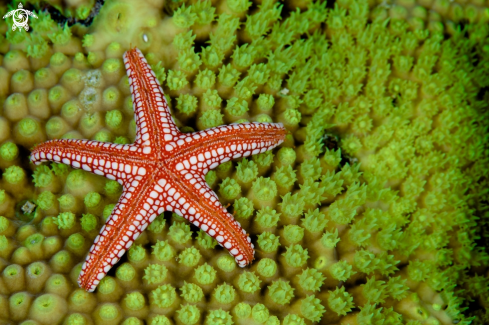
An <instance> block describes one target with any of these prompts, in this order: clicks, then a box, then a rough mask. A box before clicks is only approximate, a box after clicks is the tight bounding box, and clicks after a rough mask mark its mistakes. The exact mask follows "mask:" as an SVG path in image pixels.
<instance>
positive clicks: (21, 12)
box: [3, 3, 37, 31]
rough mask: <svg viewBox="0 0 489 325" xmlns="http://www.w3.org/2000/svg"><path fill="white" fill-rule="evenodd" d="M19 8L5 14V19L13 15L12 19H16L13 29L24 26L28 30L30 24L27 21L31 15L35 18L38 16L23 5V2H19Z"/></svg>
mask: <svg viewBox="0 0 489 325" xmlns="http://www.w3.org/2000/svg"><path fill="white" fill-rule="evenodd" d="M18 8H19V9H15V10H12V11H9V12H7V14H6V15H5V16H3V19H5V18H8V17H10V16H12V19H13V20H14V24H13V25H12V30H16V29H17V27H18V28H19V30H21V28H22V27H23V28H24V29H25V30H26V31H28V30H29V25H28V24H27V22H28V20H29V16H32V17H34V18H37V16H36V15H35V14H34V13H33V12H32V11H29V10H25V9H24V7H23V6H22V3H19V7H18Z"/></svg>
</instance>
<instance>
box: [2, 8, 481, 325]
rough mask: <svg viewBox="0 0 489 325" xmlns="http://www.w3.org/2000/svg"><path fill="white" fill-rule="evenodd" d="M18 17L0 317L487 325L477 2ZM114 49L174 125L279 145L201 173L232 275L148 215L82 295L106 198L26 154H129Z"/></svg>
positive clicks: (47, 12)
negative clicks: (219, 218)
mask: <svg viewBox="0 0 489 325" xmlns="http://www.w3.org/2000/svg"><path fill="white" fill-rule="evenodd" d="M18 3H19V1H12V2H10V3H8V4H4V3H3V2H2V4H0V16H2V17H3V16H4V15H5V14H6V13H7V12H9V11H11V10H15V9H17V8H18ZM23 5H24V8H25V9H28V10H30V11H33V12H34V13H35V14H36V16H37V18H33V17H29V26H30V29H29V31H28V32H26V31H25V30H23V29H22V30H19V29H17V30H15V31H13V30H12V19H11V18H8V19H2V20H1V21H0V105H1V106H0V107H1V110H0V176H1V177H0V272H1V273H0V275H1V276H0V324H16V323H17V324H24V325H27V324H29V325H31V324H70V325H72V324H73V325H74V324H104V325H109V324H120V323H123V324H126V325H128V324H131V325H133V324H134V325H135V324H152V325H156V324H158V325H169V324H179V325H181V324H184V325H192V324H209V325H214V324H222V325H230V324H252V325H253V324H266V325H279V324H283V325H301V324H317V323H319V324H351V325H353V324H386V325H387V324H409V325H420V324H430V325H435V324H437V325H438V324H488V323H489V311H488V310H489V255H488V253H487V250H486V247H488V243H489V226H488V220H489V205H488V204H489V178H488V176H489V144H488V143H489V132H488V126H489V110H488V108H489V1H487V0H485V1H484V0H472V1H465V0H461V1H453V2H452V1H445V0H420V1H418V2H416V1H413V0H399V1H383V2H380V1H373V0H372V1H355V0H341V1H336V2H331V1H328V2H324V1H323V2H322V1H316V2H314V1H310V0H285V1H283V2H280V1H275V0H261V1H260V0H257V1H248V0H213V1H210V0H207V1H189V2H182V1H166V2H165V1H163V0H147V1H135V0H120V1H110V0H107V1H105V2H103V1H98V0H97V1H94V0H91V1H90V0H88V1H87V0H48V1H32V0H28V1H25V2H23ZM135 46H137V47H138V48H140V49H141V50H142V51H143V53H144V54H145V56H146V58H147V60H148V62H149V63H150V64H151V66H152V68H153V70H154V71H155V73H156V75H157V77H158V79H159V81H160V83H161V84H162V87H163V89H164V91H165V94H166V97H167V99H168V101H169V104H170V107H171V109H172V113H173V116H174V118H175V121H176V122H177V124H178V126H179V127H180V129H181V130H182V131H184V132H190V131H193V130H202V129H206V128H210V127H213V126H217V125H221V124H229V123H234V122H238V123H241V122H246V121H260V122H272V121H273V122H282V123H284V125H285V126H286V128H287V129H288V130H289V131H290V134H289V136H288V137H287V139H286V141H285V142H284V144H282V145H281V146H280V147H279V148H277V149H275V150H273V151H272V152H267V153H263V154H259V155H256V156H253V157H250V159H239V160H237V161H231V162H227V163H225V164H222V165H221V166H219V167H218V168H216V169H215V170H213V171H210V172H209V173H208V174H207V175H206V181H207V183H208V184H209V185H210V186H211V187H212V188H213V189H214V190H215V191H216V193H217V194H218V196H219V198H220V201H221V202H222V203H223V205H224V206H228V209H229V211H230V212H231V213H233V215H234V216H235V218H236V219H237V220H238V221H239V222H240V223H241V224H242V225H243V227H244V228H245V229H246V230H247V231H248V232H249V233H250V235H251V237H252V241H253V243H254V244H255V247H256V254H255V256H256V260H255V261H254V263H253V264H252V265H251V266H250V267H247V268H244V269H241V268H239V267H237V266H236V264H235V261H234V259H233V258H232V257H231V256H230V255H229V254H228V252H227V251H226V250H224V249H222V248H221V247H219V246H218V245H217V242H215V241H214V239H212V238H211V237H209V236H207V235H206V234H205V233H203V232H202V231H200V230H199V229H198V228H196V227H194V226H193V225H190V224H189V223H188V222H186V221H185V220H184V219H183V218H182V217H180V216H178V215H176V214H171V213H168V212H166V213H164V214H162V215H161V216H159V217H158V218H157V219H156V220H155V221H154V222H153V223H152V224H151V226H149V227H148V228H147V230H146V231H145V232H144V233H143V234H142V235H141V236H140V237H139V238H138V239H137V241H136V242H135V244H134V245H133V246H132V247H131V249H130V250H129V251H128V253H126V254H125V255H124V256H123V257H122V259H121V261H120V262H119V263H118V264H117V265H116V266H115V267H114V268H113V269H112V270H111V271H110V272H109V274H108V276H107V277H105V278H104V279H103V280H102V281H101V283H100V284H99V286H98V288H97V290H96V291H95V292H94V293H87V292H85V291H84V290H82V289H80V288H79V287H78V285H77V283H76V279H77V277H78V274H79V272H80V269H81V264H82V262H83V261H84V259H85V256H86V254H87V252H88V250H89V248H90V246H91V244H92V243H93V240H94V238H95V237H96V236H97V234H98V231H99V230H100V228H101V226H102V225H103V224H104V222H105V218H107V216H108V215H109V214H110V213H111V210H112V208H113V207H114V204H115V203H116V202H117V200H118V198H119V196H120V194H121V191H122V188H121V186H120V185H119V184H118V183H117V182H115V181H110V180H107V179H105V178H103V177H100V176H95V175H92V174H89V173H87V172H85V171H82V170H74V169H71V168H69V167H67V166H65V165H60V164H54V163H53V164H47V163H46V164H43V165H40V166H34V165H33V164H30V163H29V153H30V151H29V150H30V149H31V148H32V147H33V146H34V145H35V144H36V143H39V142H42V141H45V140H47V139H54V138H83V139H93V140H98V141H108V142H115V143H121V144H125V143H131V142H132V141H133V140H134V136H135V123H134V119H133V109H132V100H131V96H130V92H129V85H128V78H127V77H126V75H125V69H124V65H123V63H122V54H123V53H124V51H126V50H127V49H130V48H132V47H135Z"/></svg>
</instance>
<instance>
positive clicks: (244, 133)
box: [172, 123, 288, 175]
mask: <svg viewBox="0 0 489 325" xmlns="http://www.w3.org/2000/svg"><path fill="white" fill-rule="evenodd" d="M287 132H288V131H287V130H286V129H285V128H284V127H283V125H282V124H281V123H243V124H231V125H223V126H219V127H215V128H212V129H208V130H204V131H200V132H195V133H191V134H189V135H185V137H186V138H185V139H184V140H180V142H178V144H179V145H180V146H181V148H180V150H181V152H185V154H182V155H176V156H175V158H174V159H172V167H173V168H175V169H176V170H177V171H179V172H180V173H185V172H186V171H188V170H196V171H200V172H201V173H203V174H204V175H205V174H206V173H207V172H208V171H209V169H214V168H216V167H217V166H218V165H220V164H222V163H225V162H227V161H229V160H231V159H235V158H241V157H247V156H250V155H255V154H258V153H262V152H265V151H268V150H270V149H273V148H275V147H276V146H278V145H279V144H281V143H282V142H283V141H284V139H285V136H286V135H287Z"/></svg>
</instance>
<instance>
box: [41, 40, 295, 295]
mask: <svg viewBox="0 0 489 325" xmlns="http://www.w3.org/2000/svg"><path fill="white" fill-rule="evenodd" d="M124 63H125V67H126V70H127V74H128V76H129V84H130V88H131V93H132V99H133V107H134V115H135V118H136V126H137V133H136V141H135V142H134V143H133V144H128V145H121V144H112V143H105V142H98V141H89V140H74V139H62V140H51V141H47V142H44V143H42V144H39V145H38V146H36V147H35V148H34V150H33V151H32V154H31V160H32V162H33V163H35V164H40V163H41V162H43V161H55V162H60V163H64V164H67V165H71V166H72V167H73V168H82V169H84V170H86V171H89V172H92V173H94V174H97V175H103V176H105V177H107V178H109V179H113V180H116V181H117V182H119V183H120V184H121V185H122V186H123V193H122V196H121V197H120V199H119V202H118V203H117V205H116V206H115V207H114V210H113V211H112V214H111V215H110V217H109V218H108V219H107V222H106V224H105V225H104V226H103V227H102V229H101V230H100V234H99V235H98V236H97V238H95V242H94V244H93V245H92V247H91V248H90V252H89V254H88V256H87V259H86V261H85V263H84V264H83V267H82V270H81V272H80V276H79V278H78V283H79V285H80V287H82V288H84V289H85V290H87V291H89V292H91V291H94V290H95V288H96V287H97V285H98V283H99V282H100V280H101V279H102V278H103V277H104V276H105V275H106V274H107V272H108V271H109V270H110V268H111V267H112V266H114V264H116V263H117V262H118V261H119V259H120V258H121V256H122V255H123V254H124V253H125V251H126V250H127V249H129V247H131V245H132V243H133V242H134V240H136V238H137V237H138V236H139V235H140V234H141V232H142V231H144V229H145V228H146V227H147V226H148V225H149V224H150V223H151V222H152V221H153V220H154V219H155V217H156V216H157V215H158V214H161V213H162V212H163V211H173V212H175V213H177V214H179V215H181V216H183V217H185V218H186V219H187V220H189V221H190V222H192V223H193V224H194V225H196V226H197V227H200V228H201V229H202V230H204V231H205V232H207V234H209V235H210V236H212V237H214V238H215V239H216V240H217V241H218V242H219V244H220V245H221V246H223V247H225V248H226V249H228V250H229V252H230V254H231V255H232V256H234V258H235V260H236V262H237V263H238V265H239V266H241V267H244V266H246V265H248V264H249V263H251V261H252V260H253V255H254V250H253V244H252V243H251V239H250V237H249V236H248V235H247V234H246V232H245V231H244V230H243V229H242V228H241V225H240V224H239V223H238V222H237V221H235V220H234V218H233V216H232V215H231V214H230V213H229V212H227V210H226V209H225V208H224V207H223V206H222V205H221V204H220V202H219V199H218V197H217V195H216V194H215V193H214V191H212V190H211V189H210V188H209V187H208V186H207V184H206V182H205V179H204V176H205V174H206V173H207V172H208V171H209V170H210V169H213V168H215V167H217V166H218V165H219V164H222V163H224V162H226V161H228V160H230V159H234V158H240V157H246V156H250V155H253V154H258V153H261V152H265V151H267V150H270V149H272V148H274V147H276V146H277V145H279V144H280V143H282V142H283V141H284V139H285V136H286V134H287V130H286V129H285V128H284V127H283V125H282V124H278V123H244V124H231V125H223V126H218V127H215V128H212V129H208V130H204V131H199V132H194V133H182V132H180V131H179V130H178V128H177V126H176V125H175V123H174V121H173V119H172V117H171V114H170V110H169V108H168V104H167V102H166V99H165V96H164V94H163V90H162V89H161V87H160V85H159V83H158V80H157V79H156V77H155V74H154V73H153V71H152V70H151V68H150V67H149V65H148V63H147V62H146V59H145V58H144V56H143V54H142V53H141V51H139V49H137V48H135V49H132V50H130V51H127V52H126V53H124Z"/></svg>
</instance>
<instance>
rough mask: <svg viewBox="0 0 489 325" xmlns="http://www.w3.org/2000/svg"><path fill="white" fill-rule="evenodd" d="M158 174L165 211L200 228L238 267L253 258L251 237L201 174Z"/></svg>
mask: <svg viewBox="0 0 489 325" xmlns="http://www.w3.org/2000/svg"><path fill="white" fill-rule="evenodd" d="M162 176H163V175H160V177H161V178H160V180H159V181H158V184H159V185H160V187H161V189H162V191H161V197H160V200H161V201H162V202H166V203H165V206H164V210H165V211H173V212H175V213H177V214H178V215H180V216H182V217H184V218H185V219H187V220H188V221H190V222H192V223H193V224H194V225H196V226H197V227H199V228H200V229H202V230H204V231H205V232H206V233H207V234H208V235H209V236H211V237H213V238H215V239H216V240H217V242H218V243H219V244H220V245H221V246H223V247H225V248H226V249H227V250H228V251H229V253H230V254H231V255H232V256H233V257H234V258H235V260H236V262H237V263H238V265H239V266H241V267H244V266H246V265H248V264H249V263H251V262H252V261H253V258H254V249H253V244H252V243H251V239H250V237H249V236H248V234H247V233H246V231H245V230H244V229H243V228H242V227H241V225H240V224H239V222H237V221H236V220H234V217H233V216H232V215H231V214H230V213H229V212H228V211H227V210H226V209H225V208H224V207H223V206H222V204H221V203H220V202H219V198H218V197H217V195H216V193H215V192H214V191H213V190H212V189H211V188H210V187H209V186H208V185H207V183H206V182H205V179H204V177H203V175H201V174H200V173H194V172H188V173H186V174H184V175H183V177H181V178H180V176H179V175H170V177H168V176H165V177H162Z"/></svg>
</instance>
